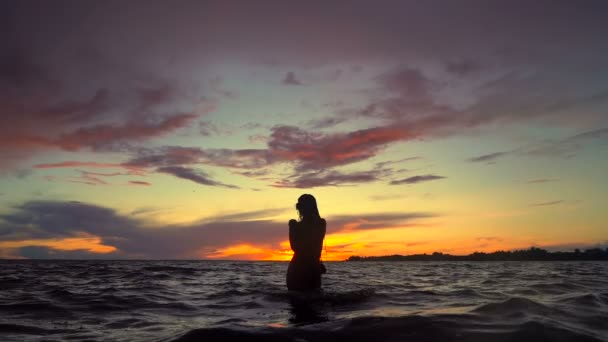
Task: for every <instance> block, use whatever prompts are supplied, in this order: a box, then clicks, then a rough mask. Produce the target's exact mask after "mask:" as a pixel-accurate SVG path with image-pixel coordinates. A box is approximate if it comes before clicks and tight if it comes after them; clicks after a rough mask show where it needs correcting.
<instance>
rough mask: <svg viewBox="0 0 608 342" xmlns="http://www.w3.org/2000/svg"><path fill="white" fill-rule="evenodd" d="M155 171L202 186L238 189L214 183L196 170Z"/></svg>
mask: <svg viewBox="0 0 608 342" xmlns="http://www.w3.org/2000/svg"><path fill="white" fill-rule="evenodd" d="M156 171H157V172H161V173H166V174H170V175H173V176H175V177H177V178H182V179H187V180H191V181H193V182H195V183H198V184H202V185H209V186H221V187H226V188H231V189H238V187H237V186H236V185H229V184H224V183H221V182H218V181H214V180H212V179H211V178H209V175H207V174H206V173H204V172H202V171H200V170H199V171H197V170H194V169H190V168H187V167H182V166H165V167H159V168H157V169H156Z"/></svg>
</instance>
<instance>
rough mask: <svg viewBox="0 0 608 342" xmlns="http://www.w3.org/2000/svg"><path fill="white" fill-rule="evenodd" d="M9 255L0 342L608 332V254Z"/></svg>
mask: <svg viewBox="0 0 608 342" xmlns="http://www.w3.org/2000/svg"><path fill="white" fill-rule="evenodd" d="M287 265H288V264H287V263H286V262H271V261H269V262H264V261H199V260H197V261H81V260H78V261H76V260H75V261H71V260H65V261H42V260H18V261H17V260H2V261H0V341H3V342H10V341H19V342H23V341H176V342H177V341H179V342H184V341H224V342H226V341H233V340H234V341H271V342H272V341H297V342H303V341H311V342H312V341H349V342H352V341H373V342H380V341H517V342H524V341H535V342H536V341H561V342H563V341H577V342H581V341H582V342H584V341H608V262H601V261H600V262H593V261H582V262H581V261H572V262H555V261H552V262H533V261H528V262H463V261H456V262H416V261H411V262H410V261H405V262H400V261H396V262H390V261H388V262H372V261H366V262H326V266H327V270H328V272H327V274H325V275H323V291H322V292H318V293H309V294H302V293H292V292H288V291H287V289H286V286H285V273H286V270H287Z"/></svg>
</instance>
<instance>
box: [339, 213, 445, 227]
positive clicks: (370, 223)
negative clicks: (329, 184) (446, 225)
mask: <svg viewBox="0 0 608 342" xmlns="http://www.w3.org/2000/svg"><path fill="white" fill-rule="evenodd" d="M438 216H439V215H438V214H436V213H428V212H409V213H379V214H365V213H363V214H361V215H344V216H333V217H331V223H332V224H333V225H334V226H335V227H338V228H339V230H340V231H352V230H370V229H390V228H403V227H412V226H414V227H420V226H424V225H425V223H422V222H420V220H424V219H429V218H434V217H438Z"/></svg>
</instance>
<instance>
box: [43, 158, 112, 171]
mask: <svg viewBox="0 0 608 342" xmlns="http://www.w3.org/2000/svg"><path fill="white" fill-rule="evenodd" d="M33 167H34V168H35V169H53V168H75V167H92V168H117V167H123V166H122V165H121V164H114V163H99V162H82V161H72V160H69V161H64V162H59V163H48V164H35V165H34V166H33Z"/></svg>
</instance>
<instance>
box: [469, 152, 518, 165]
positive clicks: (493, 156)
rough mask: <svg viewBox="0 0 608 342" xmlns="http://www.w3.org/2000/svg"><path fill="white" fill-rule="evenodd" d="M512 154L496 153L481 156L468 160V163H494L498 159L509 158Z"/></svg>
mask: <svg viewBox="0 0 608 342" xmlns="http://www.w3.org/2000/svg"><path fill="white" fill-rule="evenodd" d="M510 153H511V152H494V153H489V154H484V155H481V156H477V157H473V158H470V159H468V161H470V162H473V163H480V162H484V163H485V162H493V161H495V160H496V159H499V158H502V157H505V156H508V155H509V154H510Z"/></svg>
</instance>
